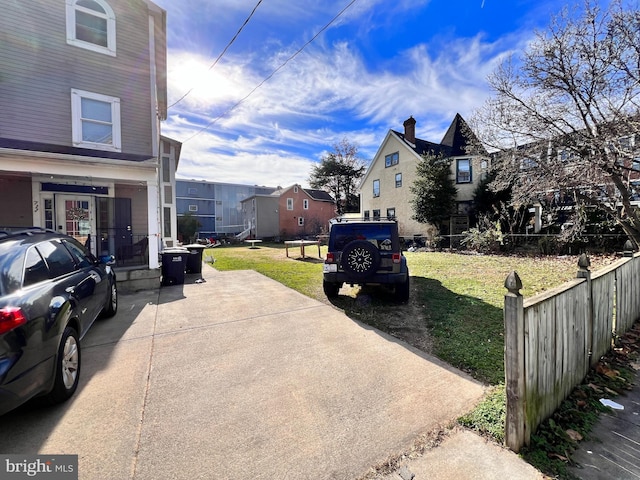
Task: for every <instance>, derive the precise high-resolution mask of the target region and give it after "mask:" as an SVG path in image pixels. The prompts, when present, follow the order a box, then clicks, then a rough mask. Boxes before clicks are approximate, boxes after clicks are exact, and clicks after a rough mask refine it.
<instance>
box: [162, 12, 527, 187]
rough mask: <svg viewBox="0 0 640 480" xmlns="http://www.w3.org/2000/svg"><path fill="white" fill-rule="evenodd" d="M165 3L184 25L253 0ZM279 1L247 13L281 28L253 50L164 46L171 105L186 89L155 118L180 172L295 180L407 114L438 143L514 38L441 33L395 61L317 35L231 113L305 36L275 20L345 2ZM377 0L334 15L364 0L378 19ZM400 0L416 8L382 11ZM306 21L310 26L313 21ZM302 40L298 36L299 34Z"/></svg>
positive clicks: (474, 101) (481, 90)
mask: <svg viewBox="0 0 640 480" xmlns="http://www.w3.org/2000/svg"><path fill="white" fill-rule="evenodd" d="M168 1H169V0H164V2H162V1H161V2H158V3H161V4H162V3H167V5H166V7H169V8H170V9H171V13H172V15H173V16H177V17H178V18H177V20H176V18H174V17H173V16H170V17H169V21H170V22H177V23H178V24H179V25H181V27H180V28H186V25H188V24H189V23H187V20H186V19H187V18H188V19H189V22H191V23H190V24H193V23H194V19H193V16H194V13H193V12H194V11H196V12H199V14H200V15H202V16H207V15H214V14H219V15H221V16H223V17H225V19H226V17H227V16H229V15H232V14H233V15H235V17H234V20H233V21H231V20H230V18H231V17H229V21H230V22H231V23H232V24H233V25H238V24H239V21H238V18H240V17H243V15H245V16H246V14H248V12H249V8H250V7H251V8H252V7H253V6H254V5H255V3H254V2H252V1H251V2H249V1H242V2H236V1H235V0H221V1H220V2H216V9H215V11H214V10H212V6H211V4H210V2H208V1H205V0H191V1H188V2H186V1H185V2H173V1H171V2H170V4H169V3H168ZM285 3H286V4H287V5H289V4H290V2H289V1H288V0H271V1H269V2H264V5H261V6H260V7H259V9H258V12H257V13H256V17H257V16H258V15H259V14H260V15H262V17H260V18H262V21H264V17H266V16H271V17H274V18H275V16H279V19H280V20H279V21H281V22H283V23H282V25H283V29H282V32H275V33H274V34H273V36H267V37H266V38H265V39H264V41H263V42H261V43H260V44H259V45H256V48H255V49H253V50H243V51H238V50H236V49H234V48H231V49H230V50H229V52H228V53H227V54H226V55H225V56H224V57H223V59H222V60H221V61H220V63H219V64H218V65H216V66H215V67H214V68H213V69H211V70H210V66H211V63H212V62H213V58H214V57H213V56H211V55H210V52H205V51H204V50H205V49H204V48H202V46H201V47H200V48H199V49H193V48H170V50H169V52H168V57H169V58H168V66H169V72H168V73H169V103H170V104H171V103H172V102H174V101H176V100H178V99H179V98H180V96H182V95H183V94H184V93H186V92H187V91H189V90H190V89H193V90H192V91H191V92H190V93H189V94H188V95H187V96H186V97H185V98H184V99H183V100H182V101H180V103H178V105H176V106H175V107H173V108H171V109H170V111H169V119H168V120H167V122H165V124H164V125H163V134H165V135H167V136H169V137H171V138H175V139H176V140H178V141H185V140H186V142H185V144H184V145H183V150H182V157H181V161H180V167H179V170H178V174H179V176H180V177H181V178H203V179H210V180H214V181H221V182H231V183H244V184H255V183H258V184H265V185H270V186H275V185H282V186H286V185H290V184H292V183H301V184H303V185H305V184H306V183H307V179H308V176H309V174H310V171H311V167H312V166H313V165H314V163H315V162H316V161H317V160H318V159H319V158H320V157H321V156H322V155H323V153H326V151H327V150H330V148H331V145H333V144H334V143H336V142H338V141H340V140H341V139H342V138H347V139H348V140H349V141H351V142H352V143H355V144H357V145H359V147H360V153H361V154H362V156H363V157H365V158H367V159H370V158H371V157H372V156H373V155H374V154H375V152H376V151H377V148H378V146H379V144H380V142H381V141H382V139H383V138H384V135H385V134H386V131H387V130H388V129H389V128H393V129H396V130H401V129H402V122H403V121H404V120H405V119H406V118H408V116H409V115H413V117H414V118H416V120H417V121H418V124H417V133H418V135H419V136H420V137H421V138H424V139H426V140H430V141H439V140H440V139H441V138H442V135H443V134H444V130H445V129H446V128H447V127H448V125H449V123H450V122H451V120H452V119H453V116H454V115H455V113H456V112H459V113H461V114H462V115H463V116H465V115H470V114H471V112H472V111H473V110H474V109H475V108H477V107H478V106H480V105H481V104H482V103H483V102H484V100H485V98H487V96H488V95H489V91H488V87H487V86H486V81H485V79H486V76H487V74H488V73H489V72H490V71H492V70H493V69H494V66H495V65H496V63H497V62H498V61H499V60H500V58H502V56H503V55H504V54H505V52H507V51H508V50H509V49H511V48H513V47H512V45H514V44H519V40H518V39H517V38H506V39H503V40H502V41H500V42H495V43H488V42H486V41H484V40H483V37H482V36H481V35H478V36H476V37H474V38H462V39H455V38H447V39H444V38H441V39H439V40H437V41H436V42H437V43H429V44H426V43H425V44H422V45H416V46H414V47H413V48H410V49H408V50H405V51H400V52H397V54H396V56H395V58H392V59H387V60H386V61H384V63H379V64H375V65H374V64H370V63H369V62H368V61H367V59H366V58H364V56H363V54H362V53H361V51H360V50H359V49H358V46H357V44H356V43H354V41H346V40H343V41H336V42H334V43H330V42H329V41H328V40H327V38H326V37H320V38H319V39H318V40H317V41H316V42H314V43H313V44H311V45H309V46H308V47H307V48H306V49H305V50H304V51H303V52H302V53H300V54H299V55H297V56H296V57H295V58H294V59H292V60H291V61H289V63H288V64H287V65H286V66H285V67H284V68H282V69H281V70H280V71H278V72H277V73H276V74H275V75H274V76H273V78H271V79H270V80H269V81H267V82H266V83H264V85H262V86H261V87H260V88H259V89H257V90H256V91H255V92H254V93H253V94H252V95H251V96H250V97H249V98H248V99H247V100H246V101H243V102H242V103H241V104H240V105H238V106H237V107H235V108H233V109H232V110H231V111H229V109H230V108H231V107H233V106H234V105H235V104H236V103H237V102H239V101H240V100H242V99H243V98H244V97H245V96H246V95H247V94H249V92H251V90H252V89H254V88H255V87H256V86H257V85H258V84H259V83H260V82H261V81H262V80H264V79H265V78H266V76H267V75H268V74H270V73H271V72H273V71H274V69H276V68H277V67H278V66H280V65H281V64H282V63H283V62H284V61H285V60H286V59H287V58H289V57H290V56H291V55H292V54H293V53H294V52H295V51H296V50H297V49H298V48H299V47H300V46H301V45H302V44H303V43H304V42H303V41H300V37H299V38H298V39H297V40H295V39H292V37H291V36H290V35H289V36H288V37H287V34H285V33H284V30H285V28H284V27H285V26H286V28H287V29H288V30H291V25H290V23H295V22H300V21H301V20H304V19H305V18H313V19H314V21H315V23H318V18H325V17H326V21H328V19H329V18H330V15H328V14H327V12H333V13H332V14H335V13H337V11H338V10H339V8H342V7H343V6H344V2H338V1H335V2H333V1H332V2H329V3H327V4H325V3H324V2H323V3H318V2H315V1H311V0H308V1H304V2H297V3H296V7H295V8H293V9H289V10H287V9H285V8H283V5H284V4H285ZM387 3H388V2H382V1H381V0H369V1H359V2H356V4H354V7H353V10H352V9H350V10H349V15H350V16H349V17H347V16H346V14H345V19H344V20H343V21H345V22H346V21H351V20H352V19H353V20H355V19H356V18H357V17H358V16H360V17H362V16H368V17H372V16H373V15H374V14H373V12H374V8H373V7H374V6H375V7H376V12H375V17H376V19H378V20H379V21H383V20H384V18H385V17H384V15H383V14H382V12H381V11H380V9H381V8H383V6H385V5H387ZM426 3H427V1H423V2H422V4H426ZM410 6H412V7H411V8H418V7H417V6H416V2H410V1H409V0H403V1H401V2H399V3H396V4H394V5H393V6H389V8H392V9H393V10H392V11H391V14H392V15H401V14H403V13H406V9H408V8H410ZM338 7H339V8H338ZM187 8H189V10H187ZM216 12H217V13H216ZM243 12H244V13H243ZM387 13H388V12H387ZM321 14H322V15H321ZM181 18H184V19H185V20H184V22H183V21H182V20H181ZM243 18H244V17H243ZM322 21H324V20H322ZM252 22H253V20H252ZM195 23H197V21H196V22H195ZM319 23H322V22H319ZM182 25H184V27H182ZM192 28H193V27H192ZM304 28H305V29H306V27H304ZM365 28H367V27H365ZM310 29H311V30H314V31H317V27H310ZM279 34H281V37H280V38H279V37H278V35H279ZM172 35H175V32H173V33H172ZM309 37H310V36H309V35H308V34H307V36H306V37H304V39H305V41H306V40H307V39H308V38H309ZM278 38H279V39H278ZM287 39H288V40H289V41H288V43H287ZM176 43H177V42H174V44H176ZM433 52H437V53H435V54H434V53H433ZM216 55H217V53H216ZM226 112H228V113H226ZM225 113H226V114H225ZM223 114H224V115H223ZM218 117H220V118H218ZM212 121H214V123H213V124H212V125H211V126H210V127H209V128H207V129H205V130H204V131H203V132H202V133H198V132H200V130H202V128H203V127H204V126H205V125H207V124H209V123H210V122H212Z"/></svg>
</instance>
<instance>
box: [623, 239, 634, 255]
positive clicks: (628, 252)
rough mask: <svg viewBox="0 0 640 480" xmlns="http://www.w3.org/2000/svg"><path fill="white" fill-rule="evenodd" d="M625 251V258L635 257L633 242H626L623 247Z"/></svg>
mask: <svg viewBox="0 0 640 480" xmlns="http://www.w3.org/2000/svg"><path fill="white" fill-rule="evenodd" d="M622 248H623V249H624V256H625V257H632V256H633V251H634V250H635V248H634V246H633V242H632V241H631V240H627V241H626V242H624V247H622Z"/></svg>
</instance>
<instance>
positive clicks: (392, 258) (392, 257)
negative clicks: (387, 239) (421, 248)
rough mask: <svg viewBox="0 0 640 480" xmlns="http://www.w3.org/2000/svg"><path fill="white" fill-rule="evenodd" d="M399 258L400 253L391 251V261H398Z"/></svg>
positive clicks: (400, 256)
mask: <svg viewBox="0 0 640 480" xmlns="http://www.w3.org/2000/svg"><path fill="white" fill-rule="evenodd" d="M401 258H402V255H400V254H399V253H393V254H392V255H391V260H392V261H393V263H400V260H401Z"/></svg>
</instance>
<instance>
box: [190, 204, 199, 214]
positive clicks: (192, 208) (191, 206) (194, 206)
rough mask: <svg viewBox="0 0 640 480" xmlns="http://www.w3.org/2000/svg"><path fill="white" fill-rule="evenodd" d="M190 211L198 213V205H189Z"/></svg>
mask: <svg viewBox="0 0 640 480" xmlns="http://www.w3.org/2000/svg"><path fill="white" fill-rule="evenodd" d="M189 211H190V212H197V211H198V205H189Z"/></svg>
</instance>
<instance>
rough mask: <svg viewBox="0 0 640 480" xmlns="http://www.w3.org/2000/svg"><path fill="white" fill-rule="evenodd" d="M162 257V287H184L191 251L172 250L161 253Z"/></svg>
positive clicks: (182, 249)
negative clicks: (185, 272)
mask: <svg viewBox="0 0 640 480" xmlns="http://www.w3.org/2000/svg"><path fill="white" fill-rule="evenodd" d="M160 255H161V257H162V285H163V286H168V285H182V284H183V283H184V271H185V267H186V264H187V257H188V256H189V255H190V254H189V251H188V250H187V249H184V248H172V249H168V250H163V251H162V252H160Z"/></svg>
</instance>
